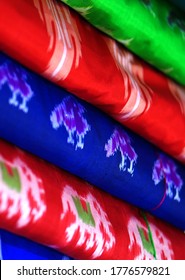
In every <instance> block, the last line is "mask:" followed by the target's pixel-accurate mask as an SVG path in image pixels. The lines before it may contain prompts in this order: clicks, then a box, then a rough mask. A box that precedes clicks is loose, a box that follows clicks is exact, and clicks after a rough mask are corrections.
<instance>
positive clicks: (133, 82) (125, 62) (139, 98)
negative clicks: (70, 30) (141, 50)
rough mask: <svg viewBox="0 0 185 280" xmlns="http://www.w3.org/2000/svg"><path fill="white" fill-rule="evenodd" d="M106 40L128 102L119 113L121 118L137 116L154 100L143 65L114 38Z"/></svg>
mask: <svg viewBox="0 0 185 280" xmlns="http://www.w3.org/2000/svg"><path fill="white" fill-rule="evenodd" d="M106 42H107V45H108V47H109V50H110V53H111V54H112V57H113V59H114V61H115V63H116V65H117V67H118V68H119V69H120V71H121V74H122V77H123V83H124V93H123V94H124V99H125V100H126V103H125V105H124V107H123V109H122V110H121V112H120V113H119V115H120V118H121V119H129V118H136V117H138V116H140V115H141V114H142V113H144V112H146V111H147V110H148V109H149V108H150V106H151V102H152V90H151V89H149V88H148V87H147V85H146V84H145V83H144V78H143V67H142V66H141V65H139V64H137V61H136V59H135V58H134V56H133V55H132V54H131V53H129V52H128V51H126V50H124V49H123V47H122V46H120V45H119V44H118V43H116V42H115V41H113V40H112V39H106Z"/></svg>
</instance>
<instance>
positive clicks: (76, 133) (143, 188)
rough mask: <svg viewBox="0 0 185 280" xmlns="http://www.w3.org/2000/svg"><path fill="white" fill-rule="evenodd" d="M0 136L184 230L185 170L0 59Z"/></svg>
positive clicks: (106, 119)
mask: <svg viewBox="0 0 185 280" xmlns="http://www.w3.org/2000/svg"><path fill="white" fill-rule="evenodd" d="M0 85H1V90H0V112H1V114H0V137H1V138H4V139H5V140H7V141H10V142H11V143H13V144H15V145H17V146H19V147H20V148H22V149H24V150H27V151H29V152H31V153H33V154H35V155H37V156H39V157H40V158H43V159H45V160H47V161H49V162H51V163H53V164H55V165H57V166H58V167H61V168H63V169H65V170H66V171H69V172H70V173H72V174H75V175H77V176H79V177H81V178H83V179H84V180H87V181H88V182H89V183H91V184H93V185H95V186H97V187H99V188H101V189H103V190H105V191H107V192H109V193H111V194H112V195H114V196H117V197H118V198H120V199H123V200H126V201H128V202H129V203H131V204H134V205H136V206H138V207H141V208H143V209H145V210H148V211H150V212H151V213H153V214H154V215H156V216H158V217H160V218H162V219H164V220H166V221H168V222H169V223H172V224H173V225H175V226H177V227H179V228H181V229H183V230H185V216H184V215H182V213H184V211H185V188H184V182H185V172H184V166H183V165H181V164H180V163H178V162H176V161H175V160H173V159H172V158H170V157H169V156H167V155H166V154H164V153H162V152H161V151H160V150H158V149H157V148H156V147H154V146H153V145H151V144H150V143H149V142H147V141H145V140H144V139H143V138H141V137H139V136H138V135H136V134H134V133H132V132H130V131H129V130H127V129H126V128H124V127H122V126H121V125H119V124H118V123H117V122H116V121H114V120H112V119H111V118H110V117H108V116H107V115H105V114H104V113H103V112H101V111H99V110H98V109H96V108H95V107H93V106H92V105H90V104H88V103H86V102H84V101H82V100H79V99H78V98H77V97H74V96H73V95H72V94H70V93H68V92H67V91H65V90H63V89H62V88H60V87H58V86H56V85H54V84H53V83H51V82H49V81H47V80H45V79H44V78H42V77H40V76H38V75H36V74H34V73H32V72H31V71H28V70H26V69H25V68H23V67H21V66H20V65H19V64H18V63H16V62H14V61H13V60H11V59H9V58H8V57H7V56H4V55H1V56H0Z"/></svg>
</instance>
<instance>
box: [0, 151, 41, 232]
mask: <svg viewBox="0 0 185 280" xmlns="http://www.w3.org/2000/svg"><path fill="white" fill-rule="evenodd" d="M0 161H1V162H3V163H5V164H6V165H8V166H9V167H11V168H16V169H17V170H18V174H19V177H20V181H21V190H20V192H18V191H16V190H14V189H11V188H10V187H8V186H7V184H6V183H5V182H4V181H3V177H2V172H1V168H0V213H4V215H5V216H6V218H7V219H11V218H13V217H17V216H18V218H17V227H23V226H25V225H27V224H29V223H30V222H36V221H37V220H39V219H40V218H41V217H42V216H43V214H44V212H45V211H46V204H45V191H44V188H43V185H42V180H41V179H40V178H37V177H36V176H35V174H34V173H33V172H32V171H31V169H30V168H29V167H28V166H27V165H26V164H25V163H24V162H23V161H22V160H21V159H19V158H15V159H14V161H13V162H10V161H8V160H6V159H4V158H3V157H2V156H0Z"/></svg>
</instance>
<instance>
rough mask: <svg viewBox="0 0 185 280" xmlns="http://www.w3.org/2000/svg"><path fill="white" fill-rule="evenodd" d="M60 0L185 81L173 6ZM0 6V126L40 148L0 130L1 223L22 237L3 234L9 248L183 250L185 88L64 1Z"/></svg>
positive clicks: (153, 254)
mask: <svg viewBox="0 0 185 280" xmlns="http://www.w3.org/2000/svg"><path fill="white" fill-rule="evenodd" d="M63 2H66V3H67V4H70V5H71V6H72V7H73V8H74V9H76V10H77V11H78V12H80V13H81V14H82V15H83V16H84V17H85V18H86V19H88V20H89V21H90V22H92V23H94V25H95V26H96V27H98V28H100V29H101V30H103V31H105V32H106V33H108V34H111V36H113V37H115V38H116V39H118V40H119V41H120V42H121V43H123V44H125V45H126V46H127V47H128V48H130V49H131V50H133V51H134V52H135V53H137V54H139V55H140V56H141V57H142V58H145V59H146V60H147V62H149V63H150V64H153V65H155V66H156V67H157V68H158V69H160V70H162V71H163V72H165V73H167V72H168V75H169V76H170V77H172V78H173V79H176V80H177V81H179V82H180V83H181V84H184V83H183V75H184V72H183V71H184V68H183V67H184V65H183V64H184V63H183V62H184V51H183V50H184V37H183V36H184V35H183V32H184V31H183V28H181V27H183V19H182V17H181V15H180V14H178V11H177V15H178V20H177V21H174V18H171V17H172V12H171V11H173V12H174V11H175V10H174V7H173V6H170V5H168V4H164V5H163V6H160V13H159V4H158V2H157V1H156V0H155V1H154V0H153V1H132V3H130V4H128V3H127V2H126V1H122V2H124V4H123V3H122V6H120V7H121V8H122V9H123V13H122V16H120V15H121V14H119V13H118V14H117V11H118V10H117V9H112V7H113V5H114V4H115V2H114V1H113V2H112V3H111V6H110V5H107V4H106V1H86V3H85V4H83V5H86V6H83V7H82V2H81V1H75V0H74V1H63ZM77 2H78V3H77ZM76 3H77V4H78V6H77V5H76ZM89 3H90V4H89ZM119 4H120V3H119V1H117V2H116V5H119ZM89 5H90V6H89ZM0 8H1V10H2V11H3V13H2V19H1V21H0V44H1V49H2V51H3V52H4V53H1V54H0V101H1V102H0V111H1V114H0V137H1V138H3V139H4V140H6V141H9V142H11V143H12V144H14V145H16V146H18V147H20V148H21V149H23V150H26V151H28V152H31V153H32V154H34V155H37V156H39V157H40V159H38V158H35V157H34V156H32V155H30V154H29V153H26V152H24V151H23V150H19V149H17V148H16V147H15V146H11V145H10V144H8V143H7V142H4V141H2V140H1V141H0V228H3V229H5V230H8V231H9V232H12V233H15V234H18V235H20V236H22V237H16V236H13V235H12V241H13V240H15V242H16V240H19V242H20V243H19V244H20V245H18V247H16V246H15V247H14V248H13V247H11V244H8V246H7V244H6V241H5V239H3V238H1V241H2V246H1V248H2V249H3V248H8V249H10V251H9V252H8V250H7V255H6V256H7V258H11V257H10V256H11V253H12V252H13V251H15V252H16V250H17V252H18V253H17V256H19V254H20V258H21V253H22V249H21V248H22V247H21V246H22V245H21V244H24V249H23V250H24V251H25V252H27V253H26V254H27V258H28V259H29V258H30V259H34V258H36V259H37V258H38V259H52V258H54V259H69V258H70V257H72V258H75V259H185V253H184V252H185V250H184V238H185V235H184V233H183V231H184V230H185V216H184V215H183V214H182V213H184V205H185V203H184V200H185V189H184V184H185V183H184V182H185V171H184V166H183V165H182V163H185V88H184V87H183V86H180V85H178V84H177V83H175V82H174V81H172V80H171V79H169V78H167V77H166V76H164V74H162V73H160V72H158V71H157V70H154V69H152V68H151V66H149V65H148V64H147V63H145V62H144V61H142V60H140V59H139V58H137V57H136V56H135V55H134V54H132V53H130V52H129V51H128V50H126V49H125V48H124V47H123V46H122V45H121V44H119V43H117V42H116V41H114V40H113V39H111V38H109V37H107V36H106V35H103V34H102V33H100V32H99V31H98V30H96V29H95V28H94V27H92V26H91V25H89V24H88V23H87V22H86V21H84V20H83V19H82V17H81V16H79V15H78V14H77V13H76V12H74V11H72V10H71V9H70V8H68V7H67V6H66V5H65V4H62V3H61V2H60V1H55V0H47V1H45V0H29V1H23V0H10V1H4V2H2V3H0ZM161 11H162V12H161ZM138 12H142V13H139V17H138V19H137V20H138V22H137V24H136V22H135V21H133V19H132V17H131V15H133V17H135V16H134V15H135V14H136V13H138ZM105 13H106V19H105V17H104V14H105ZM126 14H127V15H130V19H129V20H127V21H125V19H124V17H123V15H126ZM143 14H145V16H146V17H144V20H143V17H142V16H141V15H143ZM170 16H171V17H170ZM114 17H116V18H117V19H119V21H120V22H122V24H121V25H120V24H118V25H119V26H115V23H116V21H115V20H113V21H112V20H111V19H112V18H114ZM135 18H136V17H135ZM145 20H146V22H145ZM95 21H96V22H95ZM119 21H117V22H119ZM97 22H98V24H97ZM177 22H178V24H177ZM146 23H148V25H147V29H146V30H145V31H144V32H143V30H144V29H143V28H142V26H143V25H144V26H146ZM179 23H182V24H180V25H179ZM120 27H121V28H122V27H123V29H122V30H121V29H120ZM125 27H127V28H125ZM156 30H157V32H156ZM123 31H124V32H125V33H124V32H123ZM151 31H152V32H153V34H154V33H155V36H151V35H152V33H151ZM28 33H29V37H28V36H27V34H28ZM150 33H151V34H150ZM128 34H129V35H130V36H132V37H134V38H131V39H129V40H127V38H126V39H125V36H127V35H128ZM134 34H135V35H136V36H135V35H134ZM158 35H159V36H161V35H163V39H164V40H163V43H162V42H161V41H160V40H158V37H157V36H158ZM120 36H123V37H120ZM120 38H122V39H120ZM171 38H173V40H172V39H171ZM164 41H165V44H164ZM172 41H173V43H172ZM138 42H139V43H138ZM156 43H157V48H156ZM136 45H137V48H136ZM166 45H168V46H169V47H168V50H167V51H166V50H165V49H166ZM146 47H147V48H146ZM154 49H156V50H155V52H153V50H154ZM170 50H171V51H170ZM172 50H173V54H172ZM5 53H6V54H7V55H8V56H7V55H5ZM164 53H165V55H164ZM159 54H160V55H159ZM161 54H162V55H161ZM14 59H16V60H17V62H16V61H15V60H14ZM19 63H21V64H22V65H21V64H19ZM23 65H24V66H23ZM105 65H106V67H105ZM26 67H27V68H29V69H31V70H32V71H33V72H32V71H30V70H28V69H27V68H26ZM167 68H168V69H167ZM36 73H37V74H36ZM38 74H39V75H38ZM41 76H43V77H44V78H47V79H48V80H50V81H51V82H49V81H47V80H45V79H44V78H42V77H41ZM54 84H57V85H54ZM73 94H74V95H76V97H75V96H74V95H73ZM78 97H79V98H81V99H84V100H85V101H87V102H88V103H91V104H92V105H95V106H96V107H98V108H100V109H101V110H103V111H104V112H105V113H108V114H109V115H110V116H111V117H113V118H114V119H115V120H117V121H119V123H120V124H118V123H117V122H116V121H114V120H113V119H111V117H108V115H105V114H104V113H102V112H101V111H99V110H98V109H96V108H95V107H93V106H92V105H90V104H88V103H86V102H85V101H82V100H80V99H79V98H78ZM123 124H124V125H125V126H127V127H128V128H130V129H131V130H133V131H134V132H136V133H138V134H139V135H141V136H143V137H144V138H145V139H146V140H147V141H149V142H151V143H153V144H155V145H156V146H158V147H159V148H161V149H162V150H163V151H164V152H166V153H167V154H169V155H167V154H166V153H164V152H163V151H161V150H160V149H159V148H157V147H156V146H153V145H152V144H150V143H149V142H147V141H146V140H144V139H142V138H141V137H140V136H138V135H136V134H135V133H133V132H131V131H130V130H128V129H126V128H125V127H123V126H122V125H123ZM170 155H171V156H172V157H174V158H176V159H177V160H179V161H181V162H182V163H179V162H177V161H176V160H175V159H174V158H172V157H171V156H170ZM42 159H44V160H47V161H49V162H50V163H53V164H54V165H55V166H58V167H59V168H61V169H59V168H58V167H55V166H54V165H51V164H49V163H47V162H44V161H43V160H42ZM64 170H66V171H68V172H70V173H66V172H65V171H64ZM72 174H74V175H77V176H78V177H80V178H82V179H83V180H84V181H83V180H82V179H79V178H76V177H74V176H73V175H72ZM87 182H88V183H87ZM89 183H90V184H93V185H94V186H92V185H89ZM100 189H102V190H103V191H104V192H103V191H102V190H100ZM108 193H109V194H108ZM111 195H112V196H111ZM115 197H117V198H115ZM125 201H126V202H125ZM127 203H131V204H130V205H129V204H127ZM132 205H135V206H138V207H139V208H138V209H137V208H135V207H134V206H132ZM142 209H143V210H144V211H143V210H142ZM146 210H147V212H150V213H151V214H153V215H154V216H156V217H158V218H160V219H161V220H159V219H157V218H155V217H154V216H151V215H150V214H149V213H147V212H145V211H146ZM118 213H119V215H118ZM166 222H168V223H166ZM174 226H175V227H177V228H179V229H177V228H175V227H174ZM3 234H4V237H5V238H8V237H10V236H11V234H10V233H8V232H4V231H2V232H1V236H3ZM23 237H25V238H28V239H29V240H30V241H28V240H26V239H21V238H23ZM31 240H32V241H31ZM3 241H5V242H4V243H3ZM33 241H35V242H36V243H30V244H29V242H33ZM39 243H40V244H42V245H38V244H39ZM31 244H33V248H35V250H36V251H35V252H33V254H32V252H30V249H29V248H30V246H32V245H31ZM43 245H44V246H43ZM3 246H4V247H3ZM40 246H41V247H40ZM42 246H43V247H42ZM47 247H52V248H54V249H55V250H56V251H59V252H60V253H59V252H58V253H57V252H55V251H52V250H51V249H49V248H47ZM37 250H39V252H38V253H37ZM8 254H9V256H8ZM63 254H66V255H68V256H70V257H66V256H65V255H63ZM3 255H5V253H4V252H3ZM37 255H38V256H37ZM22 256H23V255H22ZM25 258H26V256H25Z"/></svg>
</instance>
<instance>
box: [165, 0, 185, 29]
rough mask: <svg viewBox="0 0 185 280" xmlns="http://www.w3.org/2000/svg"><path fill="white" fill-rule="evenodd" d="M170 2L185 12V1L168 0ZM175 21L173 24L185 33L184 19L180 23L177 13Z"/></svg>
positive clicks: (174, 16)
mask: <svg viewBox="0 0 185 280" xmlns="http://www.w3.org/2000/svg"><path fill="white" fill-rule="evenodd" d="M168 1H169V2H171V3H173V4H174V5H176V6H177V7H179V8H180V9H183V10H184V11H185V1H184V0H168ZM173 20H174V21H173V22H172V23H173V24H177V25H178V26H179V27H180V28H182V29H183V30H184V31H185V23H184V19H182V21H180V20H179V18H178V16H177V15H176V13H175V12H174V13H173Z"/></svg>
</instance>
